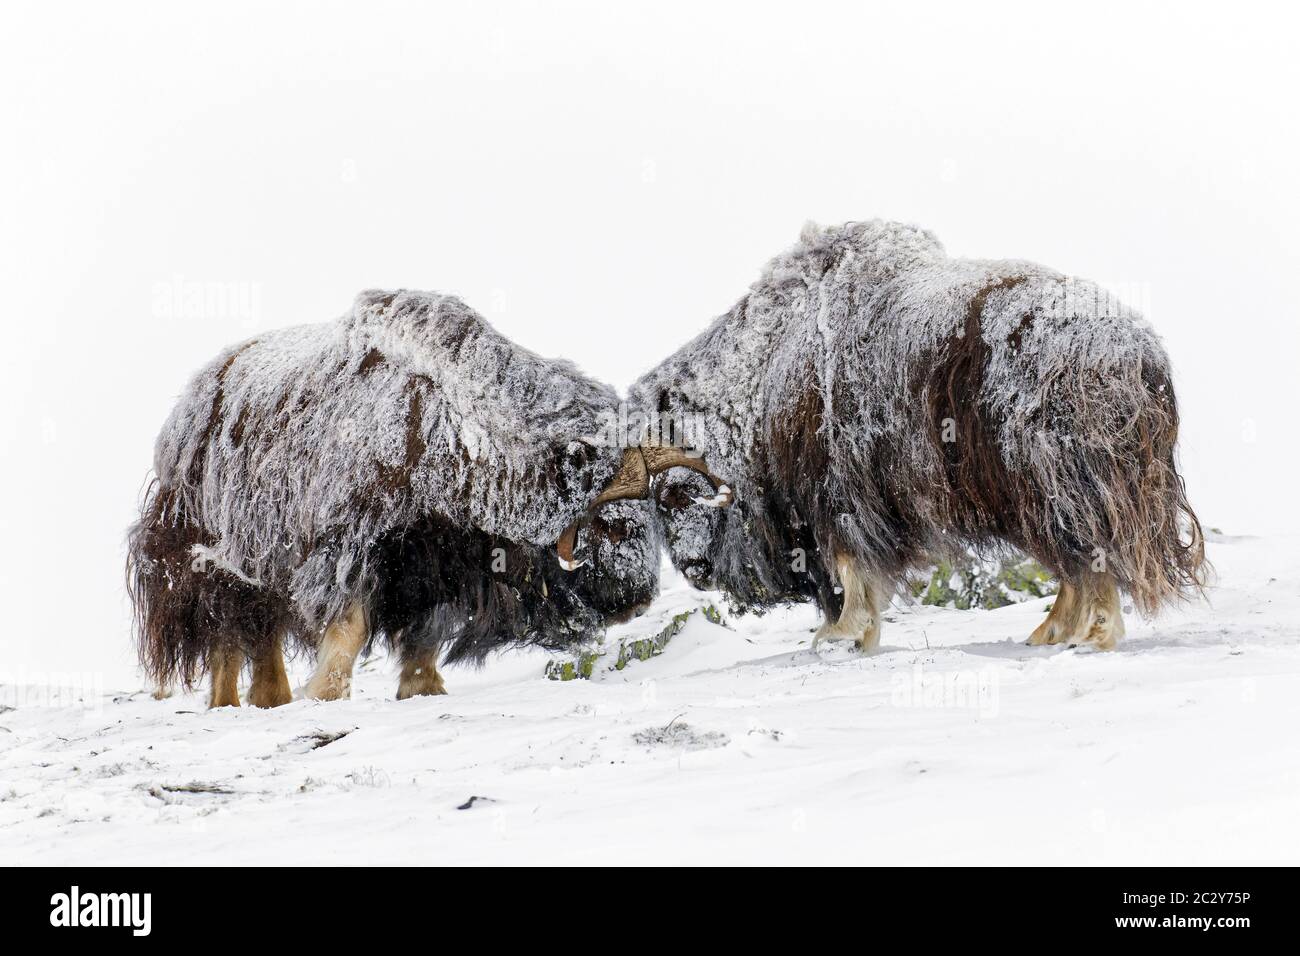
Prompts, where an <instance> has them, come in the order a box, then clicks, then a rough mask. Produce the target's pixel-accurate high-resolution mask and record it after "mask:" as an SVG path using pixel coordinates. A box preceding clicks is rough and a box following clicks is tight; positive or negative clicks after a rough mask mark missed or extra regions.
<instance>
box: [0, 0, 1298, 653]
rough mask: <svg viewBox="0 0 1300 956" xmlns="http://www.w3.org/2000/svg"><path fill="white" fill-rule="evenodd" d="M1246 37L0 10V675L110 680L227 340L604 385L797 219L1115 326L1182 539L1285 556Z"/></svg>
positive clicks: (1289, 452)
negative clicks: (454, 311) (189, 411)
mask: <svg viewBox="0 0 1300 956" xmlns="http://www.w3.org/2000/svg"><path fill="white" fill-rule="evenodd" d="M1282 16H1284V15H1283V14H1280V13H1278V12H1277V10H1276V8H1274V7H1272V6H1266V5H1259V6H1251V5H1249V4H1241V3H1234V4H1226V3H1224V4H1221V5H1213V6H1208V7H1200V8H1198V7H1196V6H1195V5H1192V4H1187V3H1167V4H1150V5H1145V4H1144V5H1134V4H1127V3H1125V4H1116V5H1105V4H1087V5H1079V6H1077V8H1076V10H1075V12H1073V13H1064V12H1053V11H1052V10H1051V9H1049V8H1048V7H1047V6H1046V5H1043V4H1041V3H1028V4H1023V5H1009V4H1001V5H999V4H990V3H980V4H969V3H967V4H960V5H957V4H953V5H946V4H921V3H906V4H870V5H869V4H861V5H858V4H854V5H849V4H844V5H818V4H812V3H784V4H779V5H761V4H754V3H745V4H743V5H734V6H724V5H721V4H717V5H715V4H709V5H701V4H699V3H687V4H673V3H666V2H655V3H651V4H642V5H638V6H636V7H633V6H631V5H628V4H613V3H601V4H591V5H581V6H579V5H562V6H555V5H551V4H546V5H542V4H538V5H532V4H518V5H515V4H510V5H490V4H472V5H471V4H466V5H461V6H458V7H456V8H454V9H445V10H444V9H435V8H434V7H433V6H432V5H428V6H420V5H414V4H411V5H406V4H387V3H376V2H366V3H355V4H351V5H344V4H321V3H301V4H288V3H284V4H266V3H232V2H223V3H220V4H207V5H205V6H204V7H203V8H202V9H197V8H195V7H193V6H186V5H182V4H175V3H167V4H163V3H159V4H156V5H145V4H121V5H118V4H113V5H108V4H93V5H92V4H87V5H75V4H50V3H6V5H5V7H4V13H3V25H2V26H0V137H3V146H2V147H0V183H3V197H4V205H3V209H2V210H0V270H3V271H2V273H0V274H2V276H3V285H2V286H0V287H2V288H3V292H4V302H3V309H2V310H0V321H3V323H4V344H3V345H2V346H0V449H2V451H0V454H2V455H3V460H2V465H3V468H2V469H0V588H2V589H3V597H4V611H3V626H2V627H0V670H3V671H5V672H7V673H11V672H13V671H15V670H22V669H31V670H40V669H60V670H74V669H76V670H86V669H95V670H98V671H101V672H105V673H113V672H127V673H129V671H130V668H131V667H132V664H133V660H134V656H133V651H132V648H131V642H130V638H129V634H128V626H127V621H128V619H127V606H126V602H125V598H124V594H123V590H122V577H123V571H122V549H123V536H124V532H125V529H126V527H127V525H128V524H129V523H130V522H131V520H132V518H133V512H134V509H135V506H136V502H137V498H138V494H139V491H140V488H141V486H142V484H143V482H144V480H145V478H146V474H147V472H148V468H149V463H150V460H151V451H152V443H153V438H154V435H155V434H156V432H157V429H158V427H159V426H160V425H161V423H162V420H163V418H164V417H165V416H166V414H167V412H168V410H169V408H170V406H171V403H172V402H173V401H174V399H175V397H176V395H177V394H178V392H179V391H180V389H181V388H182V387H183V385H184V383H185V382H186V380H187V378H188V377H189V375H190V374H191V373H192V372H193V371H194V370H195V369H196V368H197V367H198V366H200V365H201V364H202V363H204V362H206V361H207V360H208V359H209V358H210V357H211V356H212V355H213V354H214V353H215V352H216V351H217V350H218V349H219V348H220V347H221V346H223V345H224V344H227V343H229V342H232V341H235V340H239V339H242V338H246V337H248V336H249V335H251V334H253V333H254V332H256V331H257V330H258V329H262V328H270V327H276V326H281V325H290V324H296V323H302V322H310V321H322V320H326V319H329V318H332V317H334V316H336V315H338V314H339V313H341V312H342V311H343V310H344V309H345V308H346V307H347V306H348V304H349V303H350V301H351V299H352V297H353V295H354V294H355V293H356V292H357V291H358V290H359V289H362V288H366V287H371V286H410V287H418V288H428V289H437V290H442V291H448V292H455V293H457V294H459V295H461V296H463V297H464V298H465V299H466V300H467V301H468V302H469V303H471V304H472V305H473V306H474V307H475V308H477V309H478V310H480V311H481V312H483V313H484V314H486V315H487V316H488V317H489V318H490V319H491V320H492V322H493V323H494V324H495V325H496V326H497V327H498V328H499V329H500V330H501V331H503V332H504V333H505V334H507V335H509V336H510V337H512V338H514V339H515V340H517V341H519V342H521V343H522V344H524V345H527V346H529V347H531V348H533V349H534V350H536V351H539V352H541V353H543V354H547V355H566V356H568V357H570V358H572V359H574V360H576V361H577V362H578V363H579V364H580V365H581V366H583V367H584V368H585V369H586V370H587V371H589V372H591V373H593V374H595V375H597V376H599V377H601V378H603V379H605V380H607V381H609V382H611V383H613V384H615V385H617V386H620V387H622V386H625V385H626V384H628V383H629V382H630V381H631V380H632V379H633V378H635V377H636V376H637V375H638V374H639V373H640V372H642V371H644V370H645V369H647V368H648V367H650V366H651V365H653V364H654V363H656V362H657V361H658V360H659V359H660V358H662V357H663V356H665V355H666V354H668V353H669V352H670V351H671V350H672V349H674V348H675V347H676V346H677V345H679V344H680V343H682V342H683V341H685V340H686V339H687V338H688V337H690V336H691V335H693V334H695V333H696V332H697V331H699V330H700V329H702V328H703V327H704V326H705V325H706V324H707V322H708V321H709V320H710V318H711V317H712V316H714V315H716V314H718V313H719V312H721V311H723V310H725V309H726V308H728V307H729V306H730V304H731V303H732V302H733V301H734V300H735V299H736V298H738V297H739V296H740V295H741V294H742V293H743V292H744V290H745V288H746V286H747V284H748V283H749V282H750V281H752V280H753V279H754V278H755V277H756V276H757V274H758V271H759V269H760V267H761V266H762V264H763V263H764V262H765V261H766V260H767V259H768V258H769V257H771V256H772V255H774V254H776V253H777V252H779V251H781V250H782V249H783V248H784V247H786V246H788V245H789V244H790V243H792V242H793V241H794V240H795V238H796V237H797V234H798V231H799V228H800V226H801V224H802V223H803V222H804V221H805V220H808V219H814V220H817V221H821V222H839V221H843V220H848V219H862V218H870V217H873V216H882V217H888V218H895V219H903V220H910V221H914V222H917V223H919V224H921V225H924V226H926V227H928V228H930V229H932V230H934V231H935V232H936V233H937V234H938V235H939V237H940V239H942V240H943V241H944V243H945V244H946V245H947V247H948V250H949V251H950V252H951V253H953V254H957V255H969V256H979V257H1014V258H1028V259H1034V260H1038V261H1042V262H1045V263H1047V264H1049V265H1052V266H1054V267H1056V268H1059V269H1061V270H1063V271H1066V272H1070V273H1074V274H1078V275H1083V276H1087V277H1090V278H1093V279H1096V280H1099V281H1101V282H1103V283H1105V284H1108V285H1110V286H1111V287H1113V288H1115V289H1117V290H1118V291H1119V292H1120V293H1121V294H1122V295H1125V296H1126V297H1127V298H1130V299H1133V300H1136V301H1135V303H1134V304H1137V305H1139V306H1141V307H1144V308H1145V309H1146V310H1147V312H1148V314H1149V316H1150V318H1151V319H1152V321H1153V323H1154V324H1155V326H1156V327H1157V329H1158V330H1159V331H1160V333H1161V334H1162V335H1163V336H1164V339H1165V341H1166V344H1167V346H1168V350H1169V352H1170V354H1171V356H1172V359H1173V362H1174V365H1175V368H1176V371H1177V380H1176V381H1177V387H1178V389H1179V395H1180V398H1181V402H1182V411H1183V416H1184V431H1183V449H1182V460H1183V464H1184V469H1185V473H1186V476H1187V481H1188V485H1189V490H1190V496H1191V500H1192V502H1193V504H1194V505H1195V506H1196V507H1197V509H1198V510H1199V512H1200V514H1201V517H1202V519H1203V520H1204V522H1205V523H1206V524H1207V525H1212V526H1217V527H1221V528H1223V529H1224V530H1225V531H1229V532H1239V533H1240V532H1251V533H1272V532H1277V531H1296V530H1300V519H1298V518H1297V516H1296V514H1295V512H1294V511H1293V510H1292V509H1291V507H1290V504H1291V502H1292V501H1293V500H1294V497H1295V496H1294V485H1295V466H1296V463H1297V453H1296V450H1295V440H1294V429H1293V425H1292V422H1293V417H1294V409H1295V403H1294V398H1293V396H1294V383H1295V381H1296V378H1297V375H1296V371H1295V369H1294V365H1295V360H1296V358H1297V355H1300V347H1298V346H1300V333H1298V332H1297V324H1296V318H1297V298H1298V296H1297V293H1296V291H1295V284H1294V272H1295V266H1296V263H1297V252H1298V251H1300V240H1298V239H1297V231H1296V227H1295V223H1296V219H1297V216H1296V213H1297V211H1298V209H1297V207H1298V206H1300V203H1298V202H1297V189H1296V179H1295V171H1294V170H1295V164H1296V158H1297V157H1296V152H1297V150H1296V147H1297V145H1298V137H1297V131H1296V120H1295V113H1296V110H1295V103H1294V100H1295V94H1296V91H1297V89H1300V82H1298V81H1300V75H1298V74H1300V68H1298V67H1297V62H1296V57H1295V55H1294V49H1293V45H1294V38H1295V23H1293V22H1283V21H1282V19H1281V17H1282ZM194 289H198V290H200V291H205V292H209V293H214V292H216V291H220V290H233V291H234V292H235V295H236V300H235V302H234V306H233V307H232V306H230V305H227V306H224V307H222V306H220V304H219V303H218V307H212V308H209V307H202V308H198V309H194V308H191V307H188V306H186V300H185V296H186V295H188V294H190V293H191V292H192V291H193V290H194ZM177 302H179V303H180V304H181V306H182V307H181V308H180V309H176V308H174V307H173V306H175V304H176V303H177ZM74 650H75V651H76V652H77V653H76V654H73V653H72V652H73V651H74Z"/></svg>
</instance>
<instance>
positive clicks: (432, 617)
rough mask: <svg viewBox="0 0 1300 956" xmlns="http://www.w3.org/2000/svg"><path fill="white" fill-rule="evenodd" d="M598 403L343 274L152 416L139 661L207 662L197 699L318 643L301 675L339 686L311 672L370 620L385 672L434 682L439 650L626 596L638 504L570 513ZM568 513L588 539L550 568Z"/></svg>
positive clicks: (574, 628)
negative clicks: (339, 309) (287, 650)
mask: <svg viewBox="0 0 1300 956" xmlns="http://www.w3.org/2000/svg"><path fill="white" fill-rule="evenodd" d="M617 402H618V398H617V396H616V395H615V393H614V392H613V391H612V390H611V389H609V388H608V387H606V386H603V385H601V384H599V383H596V382H594V381H592V380H591V379H589V378H587V377H586V376H584V375H582V374H581V373H580V372H578V370H577V369H576V368H575V367H574V366H572V365H571V364H569V363H567V362H563V361H553V360H547V359H542V358H540V357H538V356H536V355H534V354H532V353H531V352H528V351H527V350H525V349H522V348H520V347H518V346H516V345H514V344H513V343H511V342H509V341H508V340H507V339H505V338H504V337H503V336H501V335H500V334H498V333H497V332H495V331H494V330H493V329H492V328H491V327H490V326H489V325H488V324H487V323H486V322H485V321H484V320H483V319H482V318H481V317H480V316H478V315H477V314H476V313H475V312H473V311H472V310H471V309H470V308H469V307H468V306H466V305H465V304H464V303H463V302H461V301H460V300H458V299H456V298H453V297H450V296H441V295H436V294H429V293H420V292H407V291H399V292H382V291H371V292H364V293H362V294H361V295H360V296H358V298H357V300H356V302H355V304H354V306H353V308H352V310H351V311H350V312H349V313H348V314H346V315H345V316H344V317H343V318H342V319H340V320H339V321H337V322H333V323H328V324H323V325H312V326H302V327H298V328H291V329H284V330H280V331H275V332H269V333H267V334H265V335H260V336H258V337H257V338H254V339H251V340H249V341H247V342H245V343H242V344H240V345H237V346H235V347H233V348H230V349H228V350H227V351H225V352H224V353H223V354H222V355H220V356H219V357H218V358H217V359H216V360H215V361H213V362H212V363H211V364H209V365H208V366H207V367H206V368H205V369H203V370H202V371H201V372H200V373H199V374H198V375H197V376H196V377H195V378H194V380H193V381H192V382H191V383H190V385H189V386H188V387H187V389H186V391H185V393H184V394H183V396H182V397H181V399H180V401H179V402H178V404H177V406H176V408H175V410H174V411H173V413H172V415H171V416H170V418H169V419H168V421H167V423H166V425H165V426H164V428H163V431H162V433H161V434H160V436H159V438H158V442H157V447H156V452H155V460H154V470H155V473H156V479H155V481H154V483H153V484H152V486H151V488H150V490H149V492H148V494H147V496H146V500H145V502H144V506H143V509H142V515H141V519H140V521H139V523H138V524H137V525H136V526H135V527H134V528H133V529H132V532H131V535H130V541H129V557H128V584H129V588H130V592H131V595H132V598H133V600H134V603H135V608H136V616H137V623H138V630H139V641H140V652H141V658H142V661H143V662H144V664H145V666H146V668H147V669H148V670H149V672H150V673H151V674H152V675H153V676H154V677H155V678H157V679H158V680H159V681H160V682H162V683H167V682H171V681H184V682H189V681H191V680H193V679H194V678H195V677H196V676H197V675H198V674H199V673H201V672H202V671H203V670H205V669H207V670H212V671H213V678H214V703H237V702H238V698H237V696H236V697H235V699H234V700H233V701H232V700H229V699H226V698H228V697H229V696H230V695H229V693H226V692H223V691H221V690H220V688H219V687H218V683H221V682H225V681H229V682H233V679H234V678H233V676H231V674H230V673H228V672H230V671H231V669H232V668H233V674H234V675H237V674H238V669H239V665H240V664H241V663H242V660H243V656H244V655H248V656H250V657H252V659H253V662H254V693H255V695H256V693H257V692H258V690H259V687H258V673H259V671H258V668H259V666H261V665H262V664H265V665H266V667H267V668H268V671H267V673H268V674H271V675H272V676H271V677H270V678H269V679H272V680H274V681H277V682H278V684H277V687H278V689H277V691H276V692H275V693H272V694H271V697H273V698H275V701H274V702H277V703H278V702H283V698H284V697H285V695H287V683H286V682H285V681H284V680H283V667H282V665H280V667H279V672H278V673H274V672H275V664H276V663H278V659H279V653H280V648H281V647H282V646H284V645H285V644H286V643H287V644H288V645H289V646H297V647H308V648H317V647H321V648H322V654H323V655H324V656H322V658H321V667H323V668H326V669H327V672H326V673H325V674H324V675H323V676H322V671H321V669H320V668H318V672H317V678H320V681H317V678H313V682H314V683H313V684H312V685H309V687H308V692H309V693H313V690H314V691H316V692H317V693H315V696H325V697H330V696H346V691H347V683H346V680H343V679H341V678H339V676H338V675H336V674H333V672H332V671H331V670H329V669H331V668H332V669H334V670H338V669H339V667H340V666H341V665H340V663H339V662H340V661H342V660H343V659H344V658H346V660H347V670H348V673H350V668H351V657H349V656H348V654H349V653H350V654H351V655H352V656H355V653H356V652H357V651H359V650H360V649H361V647H362V646H363V645H364V644H366V643H367V642H369V641H370V640H371V639H372V638H373V637H374V636H376V635H380V636H383V637H385V638H386V639H387V640H388V641H389V642H390V643H392V644H393V645H394V646H395V647H396V648H397V649H398V650H399V651H400V653H401V656H402V659H403V662H404V671H403V682H404V683H403V686H404V687H405V688H406V689H407V690H410V691H411V692H413V693H419V692H436V691H437V690H438V689H440V688H441V681H440V679H437V678H436V671H435V670H434V665H435V664H436V662H437V660H438V654H439V652H440V651H441V653H442V655H443V656H444V657H445V658H446V659H449V660H457V659H470V660H481V659H482V658H483V656H484V655H485V654H486V653H487V652H488V651H490V650H491V649H492V648H494V647H498V646H500V645H502V644H503V643H507V642H539V643H546V644H563V643H565V642H566V641H568V640H571V639H573V638H575V637H580V636H583V635H586V634H588V633H590V632H591V631H592V630H593V629H595V628H598V627H600V626H602V624H603V623H605V622H606V621H608V620H610V619H621V618H624V617H626V616H629V615H631V614H634V613H636V612H637V610H638V609H639V608H641V607H642V606H644V605H645V604H646V603H648V602H649V601H650V600H651V598H652V597H653V596H654V594H655V592H656V591H657V587H658V551H659V539H658V537H657V534H658V531H657V525H656V523H655V522H654V521H653V520H652V516H651V513H650V510H649V506H648V504H647V503H646V502H644V501H625V502H620V503H618V504H617V505H612V506H611V507H610V508H609V509H607V510H605V511H602V512H601V513H599V514H589V506H590V505H591V503H592V501H593V499H595V498H596V496H597V495H598V494H599V493H600V492H601V490H602V489H603V488H604V487H605V486H606V485H607V484H609V482H610V481H611V480H612V479H613V477H614V476H615V475H616V474H617V473H618V469H619V467H620V464H621V457H620V456H621V454H622V450H620V449H617V448H612V447H604V446H602V445H601V444H600V443H599V442H598V441H594V440H593V438H592V436H598V435H599V434H600V427H601V424H602V422H603V421H604V420H606V419H607V418H608V416H609V415H610V414H611V413H612V410H613V409H614V408H615V406H616V405H617ZM570 527H574V528H575V533H576V540H575V541H574V542H573V543H572V544H573V545H574V546H576V547H577V548H578V549H579V550H580V551H583V552H586V553H587V554H588V558H587V563H586V564H585V565H584V566H582V567H580V568H578V569H577V570H575V571H572V572H569V571H566V570H565V569H564V568H562V567H561V566H560V564H559V562H557V560H556V558H555V555H554V554H553V553H552V549H553V547H554V545H555V543H556V541H557V540H559V539H560V537H561V535H562V534H564V533H565V532H566V529H568V528H570ZM570 550H572V548H570ZM575 563H576V562H575ZM322 642H323V643H322ZM325 645H329V647H330V648H331V650H330V651H329V654H326V653H325V650H324V649H323V648H324V646H325ZM339 647H342V648H343V649H344V651H341V652H339V653H335V651H336V650H337V649H338V648H339ZM339 654H342V656H339ZM327 658H328V659H327ZM214 662H215V663H214ZM408 667H409V669H410V671H411V674H410V677H411V680H410V682H409V683H408V682H407V676H408V675H407V668H408ZM231 686H233V684H232V685H231ZM421 688H423V690H421ZM431 688H432V690H431ZM399 693H400V691H399ZM403 696H404V695H403Z"/></svg>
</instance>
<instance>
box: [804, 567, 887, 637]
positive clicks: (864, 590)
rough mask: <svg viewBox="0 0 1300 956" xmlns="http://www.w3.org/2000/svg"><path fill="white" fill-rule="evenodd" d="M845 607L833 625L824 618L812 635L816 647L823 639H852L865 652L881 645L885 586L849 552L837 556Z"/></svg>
mask: <svg viewBox="0 0 1300 956" xmlns="http://www.w3.org/2000/svg"><path fill="white" fill-rule="evenodd" d="M835 567H836V570H837V571H838V573H839V578H840V589H841V590H842V591H843V593H844V608H843V610H841V611H840V616H839V618H838V619H837V620H836V621H835V623H834V624H832V623H831V622H830V621H827V622H826V623H825V624H823V625H822V626H821V629H820V630H819V631H818V632H817V636H816V637H815V638H813V646H814V647H816V646H817V645H818V644H820V643H821V642H822V641H853V642H854V643H856V644H857V645H858V647H859V648H860V649H862V650H864V651H869V650H872V649H874V648H875V647H876V646H877V645H879V644H880V606H881V604H882V603H884V602H883V593H884V588H882V587H881V586H880V584H879V582H877V581H875V580H873V579H872V578H871V576H870V575H869V574H867V573H866V571H865V569H864V568H862V567H861V566H860V565H859V564H858V563H857V562H856V561H854V560H853V559H852V558H851V557H849V556H848V555H844V554H840V555H837V556H836V559H835Z"/></svg>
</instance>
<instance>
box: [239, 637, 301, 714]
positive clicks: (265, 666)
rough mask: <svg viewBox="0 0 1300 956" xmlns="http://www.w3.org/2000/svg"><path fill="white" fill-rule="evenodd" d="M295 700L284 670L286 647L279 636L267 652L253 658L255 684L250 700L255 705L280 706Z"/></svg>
mask: <svg viewBox="0 0 1300 956" xmlns="http://www.w3.org/2000/svg"><path fill="white" fill-rule="evenodd" d="M291 700H293V691H291V690H290V689H289V675H288V674H286V673H285V671H284V648H283V644H282V640H281V638H279V637H277V638H276V639H275V640H274V641H273V642H272V644H271V646H270V647H269V648H268V649H267V651H266V653H265V654H263V655H261V656H259V657H254V658H253V685H252V686H251V687H250V688H249V689H248V702H249V703H250V704H252V705H253V706H254V707H279V706H280V705H281V704H287V703H289V701H291Z"/></svg>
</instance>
